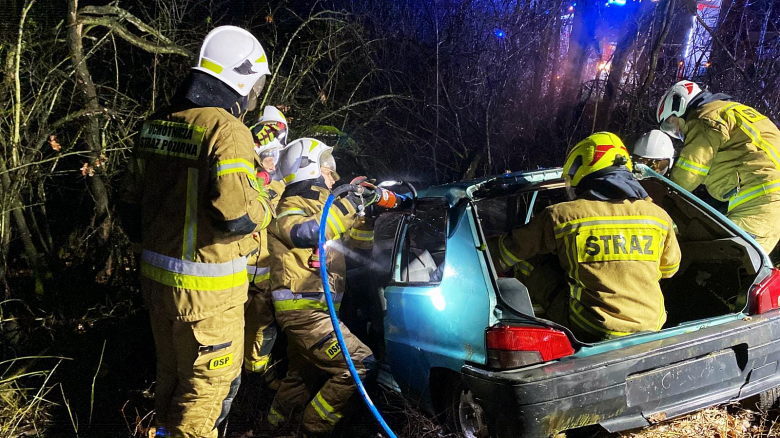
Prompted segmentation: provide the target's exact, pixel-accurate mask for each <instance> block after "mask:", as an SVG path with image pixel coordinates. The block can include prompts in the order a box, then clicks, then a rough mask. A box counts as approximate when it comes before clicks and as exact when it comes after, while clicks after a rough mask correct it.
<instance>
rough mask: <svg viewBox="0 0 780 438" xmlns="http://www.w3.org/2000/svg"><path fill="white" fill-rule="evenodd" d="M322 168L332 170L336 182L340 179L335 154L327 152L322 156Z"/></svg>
mask: <svg viewBox="0 0 780 438" xmlns="http://www.w3.org/2000/svg"><path fill="white" fill-rule="evenodd" d="M320 167H324V168H326V169H328V170H330V171H331V175H333V179H334V180H335V181H338V180H339V179H340V176H339V174H338V172H336V160H335V159H333V154H332V153H331V152H330V151H325V152H323V153H322V156H320Z"/></svg>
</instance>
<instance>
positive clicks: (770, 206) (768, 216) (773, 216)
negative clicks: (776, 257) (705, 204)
mask: <svg viewBox="0 0 780 438" xmlns="http://www.w3.org/2000/svg"><path fill="white" fill-rule="evenodd" d="M726 217H728V218H729V219H731V221H732V222H734V223H735V224H737V226H739V227H740V228H742V229H743V230H745V231H747V232H748V233H749V234H750V235H751V236H753V238H755V239H756V242H758V243H759V245H761V247H762V248H764V251H766V253H767V254H770V253H771V252H772V250H773V249H774V248H775V245H777V242H778V240H780V196H778V195H776V194H770V195H765V196H760V197H758V198H756V199H753V200H751V201H748V202H745V203H744V204H741V205H739V206H737V207H736V208H734V209H733V210H731V211H729V212H728V214H727V215H726Z"/></svg>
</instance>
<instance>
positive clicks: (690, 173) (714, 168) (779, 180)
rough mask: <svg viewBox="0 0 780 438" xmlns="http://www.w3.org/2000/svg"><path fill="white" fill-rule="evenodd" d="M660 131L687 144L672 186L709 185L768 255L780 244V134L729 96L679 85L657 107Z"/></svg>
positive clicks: (770, 124) (768, 121)
mask: <svg viewBox="0 0 780 438" xmlns="http://www.w3.org/2000/svg"><path fill="white" fill-rule="evenodd" d="M657 116H658V123H660V125H661V130H662V131H664V132H666V133H668V134H669V135H670V136H672V137H674V138H679V139H680V140H682V141H683V143H684V146H683V149H682V151H681V152H680V156H679V157H678V159H677V163H676V164H675V166H674V168H673V169H672V176H671V179H672V181H674V182H676V183H677V184H679V185H680V186H682V187H683V188H684V189H686V190H688V191H693V190H694V189H695V188H696V187H698V186H699V185H701V184H704V185H705V186H706V188H707V191H708V192H709V193H710V195H712V197H713V198H715V199H716V200H718V201H727V202H728V208H727V213H726V217H728V218H729V219H731V220H732V221H733V222H734V223H736V224H737V225H738V226H740V227H741V228H742V229H743V230H745V231H747V232H748V233H749V234H750V235H752V236H753V237H754V238H755V239H756V241H757V242H758V243H759V244H760V245H761V246H762V247H763V248H764V250H765V251H766V252H767V253H769V252H771V251H772V249H773V248H774V247H775V245H776V244H777V241H778V239H780V221H779V220H778V219H777V218H778V217H780V131H778V129H777V127H776V126H775V125H774V123H772V122H771V121H770V120H769V119H768V118H766V117H765V116H764V115H762V114H761V113H759V112H758V111H756V110H755V109H753V108H751V107H749V106H746V105H742V104H740V103H737V102H732V101H731V97H730V96H727V95H725V94H712V93H710V92H707V91H703V90H702V89H701V88H700V87H699V86H698V85H697V84H696V83H694V82H690V81H680V82H678V83H676V84H674V86H672V88H670V89H669V91H667V92H666V94H665V95H664V97H663V98H662V99H661V102H660V103H659V104H658V112H657Z"/></svg>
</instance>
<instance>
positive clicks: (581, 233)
mask: <svg viewBox="0 0 780 438" xmlns="http://www.w3.org/2000/svg"><path fill="white" fill-rule="evenodd" d="M488 245H489V248H490V254H491V257H492V259H493V263H494V264H495V266H496V267H497V268H498V269H499V270H500V271H502V272H503V271H506V270H507V269H509V268H510V267H512V266H514V265H519V266H520V268H519V271H520V272H522V273H523V274H525V275H528V273H530V269H531V265H530V264H528V263H527V262H526V260H527V259H529V258H531V257H533V256H535V255H537V254H548V253H552V254H555V255H557V257H558V261H559V262H560V264H561V267H563V269H564V271H565V272H566V280H567V282H568V284H569V322H570V323H572V324H576V325H577V326H578V327H580V328H581V329H582V330H585V331H586V332H589V333H592V334H594V335H597V336H601V337H604V335H608V337H614V336H625V335H628V334H631V333H634V332H638V331H642V330H660V329H661V326H663V324H664V322H666V311H665V310H664V297H663V294H662V293H661V288H660V286H659V283H658V280H659V279H661V278H668V277H671V276H672V275H674V274H675V272H677V269H678V268H679V265H680V248H679V245H678V244H677V239H676V237H675V234H674V232H673V230H672V220H671V218H670V217H669V215H668V214H667V213H666V212H665V211H664V210H662V209H661V208H660V207H658V206H656V205H655V204H653V203H652V202H651V201H650V200H649V198H648V199H646V200H634V201H630V200H624V201H597V200H591V199H582V198H580V199H576V200H574V201H570V202H563V203H560V204H556V205H551V206H549V207H547V208H546V209H544V210H543V211H542V212H541V214H539V215H537V216H536V217H534V218H533V219H532V220H531V222H530V223H529V224H528V225H526V226H524V227H522V228H517V229H515V230H513V231H512V232H510V233H508V234H506V235H503V236H500V237H495V238H492V239H490V240H489V242H488Z"/></svg>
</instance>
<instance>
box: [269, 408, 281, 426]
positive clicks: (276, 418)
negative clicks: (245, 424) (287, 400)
mask: <svg viewBox="0 0 780 438" xmlns="http://www.w3.org/2000/svg"><path fill="white" fill-rule="evenodd" d="M283 421H284V415H282V414H281V412H279V411H277V410H276V409H274V407H273V406H271V410H270V411H268V423H270V424H271V426H273V427H277V426H279V424H280V423H281V422H283Z"/></svg>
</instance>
